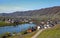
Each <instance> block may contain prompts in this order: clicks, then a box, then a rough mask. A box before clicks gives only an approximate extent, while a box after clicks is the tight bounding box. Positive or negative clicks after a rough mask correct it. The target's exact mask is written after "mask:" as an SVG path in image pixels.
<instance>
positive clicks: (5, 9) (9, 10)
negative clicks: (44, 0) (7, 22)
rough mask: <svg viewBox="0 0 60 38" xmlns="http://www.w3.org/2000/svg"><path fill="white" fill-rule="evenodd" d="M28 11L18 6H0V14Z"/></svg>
mask: <svg viewBox="0 0 60 38" xmlns="http://www.w3.org/2000/svg"><path fill="white" fill-rule="evenodd" d="M26 10H28V9H26V8H23V7H18V6H15V7H14V6H12V7H11V6H10V7H8V6H0V13H12V12H14V11H26Z"/></svg>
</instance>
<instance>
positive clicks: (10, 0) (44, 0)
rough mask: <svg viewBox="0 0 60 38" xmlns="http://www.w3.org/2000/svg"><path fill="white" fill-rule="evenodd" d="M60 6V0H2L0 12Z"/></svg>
mask: <svg viewBox="0 0 60 38" xmlns="http://www.w3.org/2000/svg"><path fill="white" fill-rule="evenodd" d="M53 6H60V0H0V13H11V12H14V11H27V10H35V9H41V8H47V7H53Z"/></svg>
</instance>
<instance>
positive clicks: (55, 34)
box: [37, 24, 60, 38]
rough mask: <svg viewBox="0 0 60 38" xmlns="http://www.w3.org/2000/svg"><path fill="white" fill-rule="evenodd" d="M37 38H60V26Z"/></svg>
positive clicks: (46, 31) (44, 32) (45, 31)
mask: <svg viewBox="0 0 60 38" xmlns="http://www.w3.org/2000/svg"><path fill="white" fill-rule="evenodd" d="M37 38H60V24H58V25H56V26H55V27H53V28H50V29H47V30H44V31H43V32H42V33H41V34H40V35H39V36H38V37H37Z"/></svg>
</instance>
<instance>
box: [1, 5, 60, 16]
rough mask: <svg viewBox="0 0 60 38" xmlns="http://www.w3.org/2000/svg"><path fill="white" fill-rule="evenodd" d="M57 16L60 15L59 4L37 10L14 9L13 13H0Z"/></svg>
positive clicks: (4, 14)
mask: <svg viewBox="0 0 60 38" xmlns="http://www.w3.org/2000/svg"><path fill="white" fill-rule="evenodd" d="M44 15H46V16H59V15H60V6H55V7H49V8H43V9H38V10H30V11H16V12H13V13H9V14H7V13H1V14H0V16H15V17H16V16H44Z"/></svg>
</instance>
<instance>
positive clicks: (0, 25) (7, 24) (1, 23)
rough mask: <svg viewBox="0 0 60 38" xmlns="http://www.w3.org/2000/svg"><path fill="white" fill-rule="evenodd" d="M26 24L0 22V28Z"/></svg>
mask: <svg viewBox="0 0 60 38" xmlns="http://www.w3.org/2000/svg"><path fill="white" fill-rule="evenodd" d="M25 23H26V22H19V23H6V22H4V21H1V22H0V27H3V26H15V25H19V24H25Z"/></svg>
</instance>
